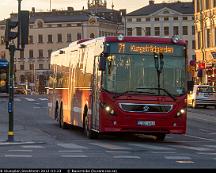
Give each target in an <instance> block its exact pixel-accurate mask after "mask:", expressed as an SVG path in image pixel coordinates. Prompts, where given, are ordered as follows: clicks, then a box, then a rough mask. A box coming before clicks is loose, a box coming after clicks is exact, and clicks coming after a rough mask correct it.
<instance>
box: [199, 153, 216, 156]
mask: <svg viewBox="0 0 216 173" xmlns="http://www.w3.org/2000/svg"><path fill="white" fill-rule="evenodd" d="M197 154H203V155H213V156H214V155H216V153H203V152H198V153H197Z"/></svg>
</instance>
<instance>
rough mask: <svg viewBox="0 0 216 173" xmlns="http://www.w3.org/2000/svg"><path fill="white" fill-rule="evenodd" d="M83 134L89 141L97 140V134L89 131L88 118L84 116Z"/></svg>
mask: <svg viewBox="0 0 216 173" xmlns="http://www.w3.org/2000/svg"><path fill="white" fill-rule="evenodd" d="M84 134H85V135H86V136H87V137H88V138H89V139H97V138H98V133H96V132H94V131H92V130H90V129H89V119H88V116H85V123H84Z"/></svg>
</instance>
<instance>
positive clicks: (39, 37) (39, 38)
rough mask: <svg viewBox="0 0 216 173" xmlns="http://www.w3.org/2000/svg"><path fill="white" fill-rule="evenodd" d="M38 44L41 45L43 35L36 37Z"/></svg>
mask: <svg viewBox="0 0 216 173" xmlns="http://www.w3.org/2000/svg"><path fill="white" fill-rule="evenodd" d="M38 43H43V35H38Z"/></svg>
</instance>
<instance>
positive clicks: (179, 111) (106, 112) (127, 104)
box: [48, 36, 187, 141]
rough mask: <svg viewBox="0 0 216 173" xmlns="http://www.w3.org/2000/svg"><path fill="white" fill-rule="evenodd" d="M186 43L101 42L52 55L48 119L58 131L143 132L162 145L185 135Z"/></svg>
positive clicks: (101, 39)
mask: <svg viewBox="0 0 216 173" xmlns="http://www.w3.org/2000/svg"><path fill="white" fill-rule="evenodd" d="M186 52H187V43H186V41H183V40H181V39H179V38H178V37H172V38H157V37H123V36H118V37H99V38H95V39H89V40H79V41H75V42H72V43H71V44H70V45H69V46H68V47H66V48H63V49H61V50H58V51H55V52H53V53H52V55H51V74H50V77H49V87H48V94H49V96H48V97H49V101H48V107H49V116H51V117H52V118H54V119H56V120H57V122H58V124H59V126H60V127H61V128H65V127H67V125H72V126H78V127H81V128H83V130H84V133H85V134H86V135H87V136H88V137H89V138H96V137H97V136H98V135H99V134H110V133H111V134H117V133H120V134H121V133H142V134H146V135H152V136H155V139H156V140H159V141H162V140H164V138H165V136H166V134H185V133H186V119H187V118H186V114H187V110H186V109H187V108H186V107H187V97H186V95H187V81H186V65H187V53H186Z"/></svg>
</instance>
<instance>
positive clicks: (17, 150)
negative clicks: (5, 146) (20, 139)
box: [8, 150, 32, 152]
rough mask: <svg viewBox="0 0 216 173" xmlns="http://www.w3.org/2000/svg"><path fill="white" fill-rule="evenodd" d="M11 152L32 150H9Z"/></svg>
mask: <svg viewBox="0 0 216 173" xmlns="http://www.w3.org/2000/svg"><path fill="white" fill-rule="evenodd" d="M8 151H9V152H32V150H8Z"/></svg>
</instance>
